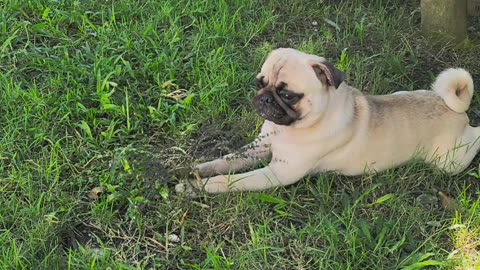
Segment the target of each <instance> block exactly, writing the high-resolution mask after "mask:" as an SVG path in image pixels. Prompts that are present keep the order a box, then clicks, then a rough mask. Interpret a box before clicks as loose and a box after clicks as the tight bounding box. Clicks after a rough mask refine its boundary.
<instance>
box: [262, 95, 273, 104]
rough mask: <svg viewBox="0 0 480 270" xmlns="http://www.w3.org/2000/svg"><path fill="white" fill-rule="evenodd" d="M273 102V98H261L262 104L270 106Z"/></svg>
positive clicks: (265, 96) (267, 96)
mask: <svg viewBox="0 0 480 270" xmlns="http://www.w3.org/2000/svg"><path fill="white" fill-rule="evenodd" d="M272 102H273V97H272V96H271V95H264V96H262V103H266V104H270V103H272Z"/></svg>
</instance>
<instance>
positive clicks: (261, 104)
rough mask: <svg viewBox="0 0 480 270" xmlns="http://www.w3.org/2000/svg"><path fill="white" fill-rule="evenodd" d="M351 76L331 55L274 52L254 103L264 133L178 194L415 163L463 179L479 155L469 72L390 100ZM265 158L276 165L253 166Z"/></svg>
mask: <svg viewBox="0 0 480 270" xmlns="http://www.w3.org/2000/svg"><path fill="white" fill-rule="evenodd" d="M344 78H345V76H344V74H343V73H342V72H341V71H340V70H338V69H336V68H335V67H334V65H332V64H331V63H329V62H327V60H326V59H325V58H323V57H319V56H315V55H311V54H306V53H303V52H300V51H298V50H295V49H290V48H280V49H276V50H274V51H272V52H271V53H270V54H269V55H268V57H267V59H266V61H265V63H264V64H263V66H262V68H261V71H260V73H259V74H258V75H257V77H256V88H257V92H256V96H255V98H254V100H253V104H254V106H255V108H256V111H257V112H258V114H259V115H260V116H261V117H262V118H264V119H265V121H264V124H263V126H262V128H261V131H260V133H259V135H258V137H257V138H256V139H255V140H254V141H253V142H252V143H250V144H248V145H246V146H244V147H243V148H242V149H240V151H238V152H237V153H232V154H229V155H226V156H224V157H222V158H219V159H216V160H213V161H210V162H206V163H202V164H199V165H197V166H196V167H195V168H194V175H196V176H197V178H198V180H197V181H196V182H195V181H194V182H191V185H186V184H185V183H180V184H178V185H177V186H176V190H177V191H178V192H186V191H187V190H189V189H191V188H192V186H193V188H194V189H199V190H203V191H206V192H208V193H222V192H228V191H261V190H265V189H269V188H273V187H277V186H285V185H290V184H293V183H295V182H297V181H299V180H300V179H302V178H303V177H305V176H307V175H314V174H318V173H322V172H327V171H333V172H337V173H339V174H343V175H349V176H353V175H361V174H366V173H375V172H380V171H383V170H386V169H389V168H393V167H396V166H399V165H402V164H404V163H406V162H408V161H409V160H411V159H413V158H421V159H422V160H424V161H425V162H426V163H429V164H433V165H435V166H437V167H438V168H440V169H441V170H444V171H446V172H448V173H451V174H456V173H459V172H461V171H463V170H464V169H465V168H466V167H467V166H468V165H469V164H470V162H471V161H472V159H473V158H474V156H475V155H476V154H477V152H478V150H479V148H480V143H479V142H478V139H479V137H480V128H479V127H471V126H470V125H469V118H468V116H467V114H466V113H465V111H466V110H467V109H468V108H469V106H470V102H471V99H472V96H473V80H472V77H471V75H470V74H469V73H468V72H467V71H465V70H464V69H461V68H456V69H447V70H445V71H443V72H441V73H440V74H439V75H438V77H437V78H436V80H435V82H434V83H433V84H432V86H431V90H417V91H402V92H397V93H394V94H390V95H365V94H363V93H362V92H360V91H359V90H357V89H355V88H353V87H351V86H349V85H348V84H347V83H345V81H344ZM262 162H264V164H267V163H268V165H266V166H264V167H261V168H257V169H251V168H254V167H255V166H256V165H258V164H260V163H262ZM249 169H250V170H249ZM241 171H244V172H243V173H240V172H241ZM245 171H246V172H245ZM190 191H191V190H190Z"/></svg>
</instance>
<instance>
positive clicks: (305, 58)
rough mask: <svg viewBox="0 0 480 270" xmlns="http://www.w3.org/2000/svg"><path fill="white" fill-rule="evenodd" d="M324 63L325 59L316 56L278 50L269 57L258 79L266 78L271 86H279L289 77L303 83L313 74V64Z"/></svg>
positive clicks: (289, 50)
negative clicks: (282, 79) (280, 82)
mask: <svg viewBox="0 0 480 270" xmlns="http://www.w3.org/2000/svg"><path fill="white" fill-rule="evenodd" d="M323 61H325V58H323V57H319V56H316V55H311V54H305V53H302V52H299V51H296V50H292V49H278V50H275V51H273V52H272V53H271V54H270V55H269V56H268V57H267V59H266V60H265V63H264V64H263V66H262V69H261V71H260V73H259V74H258V75H257V78H260V77H264V80H265V81H268V83H269V84H278V83H279V81H280V80H281V78H285V77H287V76H288V77H291V76H294V77H295V81H297V80H300V81H302V80H305V79H307V78H309V77H310V76H311V75H312V74H313V69H312V68H311V66H312V64H313V63H315V62H323ZM310 73H312V74H310Z"/></svg>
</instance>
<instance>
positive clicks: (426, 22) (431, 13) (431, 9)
mask: <svg viewBox="0 0 480 270" xmlns="http://www.w3.org/2000/svg"><path fill="white" fill-rule="evenodd" d="M420 9H421V13H422V32H423V33H424V34H425V35H427V36H432V35H437V36H438V35H440V36H443V37H446V38H450V39H454V40H455V41H458V42H459V41H462V40H464V39H465V38H466V37H467V0H421V2H420Z"/></svg>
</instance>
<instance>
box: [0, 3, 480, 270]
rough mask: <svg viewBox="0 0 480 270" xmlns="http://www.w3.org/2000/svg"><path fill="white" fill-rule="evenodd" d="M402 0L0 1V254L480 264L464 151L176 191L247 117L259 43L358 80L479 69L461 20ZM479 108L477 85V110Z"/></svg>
mask: <svg viewBox="0 0 480 270" xmlns="http://www.w3.org/2000/svg"><path fill="white" fill-rule="evenodd" d="M336 2H342V3H336ZM417 5H418V3H417V1H393V0H392V1H386V0H385V1H380V0H379V1H313V2H312V1H306V0H305V1H294V2H293V3H292V2H291V1H286V0H281V1H262V2H258V1H251V0H237V1H187V0H185V1H183V0H180V1H173V0H164V1H153V0H150V1H149V0H146V1H138V0H119V1H93V0H85V1H62V0H61V1H49V0H30V1H23V0H22V1H21V0H5V1H0V18H1V19H0V119H1V120H0V121H1V124H2V125H1V129H0V205H1V207H0V268H1V269H410V270H411V269H424V268H425V269H427V268H428V269H453V268H455V267H457V268H456V269H466V268H467V267H468V266H471V267H473V265H474V264H475V262H472V260H474V259H475V257H476V260H477V262H476V266H477V269H478V267H480V266H479V262H478V252H479V249H480V247H479V245H480V215H479V214H478V213H479V206H480V199H479V195H480V194H479V189H480V180H479V179H478V178H480V177H478V176H477V177H475V176H472V175H470V174H469V172H478V170H477V167H478V161H474V162H473V163H472V166H471V170H469V171H467V172H466V173H464V174H461V175H458V176H447V175H443V174H441V173H440V172H438V171H435V170H433V169H431V168H428V167H426V166H425V165H423V164H410V165H406V166H403V167H401V168H398V169H395V170H390V171H387V172H384V173H381V174H378V175H374V176H364V177H355V178H352V177H342V176H338V175H335V174H326V175H320V176H318V177H311V178H308V179H305V180H304V181H301V182H300V183H298V184H295V185H293V186H290V187H285V188H279V189H276V190H269V191H266V192H263V193H244V194H238V193H235V194H225V195H218V196H210V197H202V198H199V199H195V200H192V199H188V198H183V197H182V196H177V195H176V194H175V193H174V190H173V187H174V185H175V184H176V183H178V181H179V180H182V179H185V178H187V177H190V176H189V171H190V168H191V167H192V165H193V164H194V163H195V162H199V161H201V160H206V159H211V158H215V157H218V156H220V155H222V154H225V153H227V152H229V151H232V150H234V149H236V148H238V147H239V146H241V145H242V144H243V143H246V142H248V141H249V140H251V139H252V138H253V137H254V136H255V134H256V133H257V132H258V128H259V126H260V125H261V123H262V122H261V119H260V118H259V117H258V116H256V115H255V114H254V113H253V112H252V111H253V110H252V105H251V101H250V100H251V97H252V96H253V93H254V91H253V87H252V86H253V78H254V77H255V74H256V73H257V72H258V70H259V67H260V65H261V63H262V61H263V60H264V59H265V56H266V54H267V53H268V52H269V51H270V50H271V49H273V48H276V47H280V46H284V47H286V46H288V47H294V48H299V49H301V50H304V51H306V52H310V53H315V54H318V55H323V56H325V57H327V58H329V59H330V60H331V61H332V62H333V63H335V64H336V66H337V67H339V68H340V69H342V70H344V71H345V72H346V74H347V81H348V82H349V83H350V84H351V85H354V86H356V87H357V88H359V89H362V90H363V91H365V92H368V93H375V94H382V93H391V92H394V91H399V90H413V89H418V88H428V87H429V85H430V83H431V82H432V80H433V79H434V77H435V76H436V74H438V73H439V72H440V71H441V70H442V69H443V68H446V67H452V66H461V67H464V68H466V69H468V70H469V71H470V72H471V73H472V75H473V77H474V80H475V84H476V85H477V86H478V85H480V84H479V82H480V81H479V78H480V77H479V76H480V64H479V62H478V51H479V49H480V46H479V45H478V44H479V41H480V34H479V33H478V32H475V31H476V30H475V29H476V28H474V30H472V31H470V33H469V37H470V42H468V43H467V46H466V47H464V48H458V47H457V46H455V44H443V45H441V47H439V46H438V45H434V44H433V43H432V42H429V41H428V40H425V39H424V38H423V37H422V36H421V35H420V33H419V32H418V29H419V22H420V13H419V10H418V6H417ZM472 23H473V24H474V25H475V23H477V24H478V21H473V20H472ZM477 30H478V29H477ZM479 109H480V98H479V96H477V95H476V96H475V98H474V101H473V103H472V109H471V110H470V112H469V114H470V115H471V119H472V122H474V123H479V122H480V121H478V120H479V118H480V115H479V113H478V112H479ZM94 187H102V188H104V192H103V193H101V194H99V197H98V198H97V199H93V200H92V199H90V198H89V196H88V195H89V191H90V190H91V189H93V188H94ZM438 191H442V192H444V193H446V194H448V195H449V196H451V197H454V198H456V200H457V202H458V204H459V210H458V211H457V212H456V213H453V212H449V211H445V210H443V209H442V208H441V207H438V205H437V204H438V202H437V201H436V194H437V192H438ZM421 195H423V198H427V199H428V198H430V200H427V202H424V201H422V200H420V199H419V197H422V196H421ZM169 236H170V237H169ZM175 236H177V237H178V239H174V238H175ZM177 240H178V241H177ZM472 269H474V268H472Z"/></svg>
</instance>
